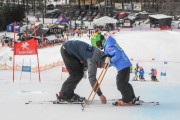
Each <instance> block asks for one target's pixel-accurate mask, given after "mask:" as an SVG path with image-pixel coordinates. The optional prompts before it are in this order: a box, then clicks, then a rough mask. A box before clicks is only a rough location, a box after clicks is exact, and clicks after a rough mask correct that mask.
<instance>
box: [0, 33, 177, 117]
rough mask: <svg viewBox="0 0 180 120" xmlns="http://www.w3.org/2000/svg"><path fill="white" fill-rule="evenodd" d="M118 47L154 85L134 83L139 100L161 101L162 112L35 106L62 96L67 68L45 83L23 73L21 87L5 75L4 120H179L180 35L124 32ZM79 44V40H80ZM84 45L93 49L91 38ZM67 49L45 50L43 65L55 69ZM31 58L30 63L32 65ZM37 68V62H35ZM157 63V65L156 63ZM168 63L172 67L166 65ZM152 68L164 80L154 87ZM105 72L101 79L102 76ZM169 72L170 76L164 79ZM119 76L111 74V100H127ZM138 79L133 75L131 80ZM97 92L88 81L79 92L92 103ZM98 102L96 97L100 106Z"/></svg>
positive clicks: (1, 53)
mask: <svg viewBox="0 0 180 120" xmlns="http://www.w3.org/2000/svg"><path fill="white" fill-rule="evenodd" d="M114 37H115V38H117V41H118V43H119V44H120V46H121V47H122V48H123V49H124V51H125V52H126V53H127V55H128V56H129V58H130V59H132V63H133V66H135V64H136V63H137V62H138V63H139V65H140V66H142V67H143V68H144V70H145V79H146V80H147V81H148V82H139V81H136V82H135V81H130V83H131V84H132V85H133V87H134V90H135V94H136V96H141V97H140V98H141V99H142V100H144V101H159V102H160V105H159V106H135V107H130V106H129V107H114V106H112V105H111V104H110V103H108V104H106V105H102V104H94V105H88V106H87V107H86V108H85V111H83V112H82V111H81V106H80V105H53V104H50V103H47V104H29V105H25V104H24V103H25V102H27V101H29V100H32V101H47V100H54V99H55V93H57V92H59V90H60V88H61V85H62V83H63V82H64V81H65V79H66V78H67V76H68V74H67V73H63V74H62V79H61V66H58V67H55V68H52V69H50V70H47V71H42V72H41V83H39V81H38V73H32V75H31V76H32V78H31V79H32V80H31V81H30V74H29V73H23V74H22V79H21V80H20V76H21V72H20V71H15V82H14V83H13V82H12V70H0V113H1V115H0V120H12V119H14V120H32V119H35V120H57V119H59V120H64V119H66V120H72V119H79V120H97V119H99V120H100V119H103V120H117V119H118V120H119V119H123V120H179V113H180V92H179V91H180V79H179V78H180V74H179V73H180V69H179V66H180V54H179V53H178V52H179V51H180V47H179V46H180V40H179V38H180V33H179V32H175V31H120V32H118V33H117V34H115V35H114ZM77 39H78V38H77ZM81 40H83V41H85V42H88V43H90V41H89V40H88V38H81ZM60 47H61V45H58V46H56V47H48V48H44V49H40V50H39V59H40V65H44V64H50V63H52V62H54V61H58V60H62V58H61V56H60V52H59V49H60ZM11 55H12V51H11V49H8V48H5V47H4V48H2V49H1V50H0V63H4V62H6V63H8V65H10V64H12V61H9V59H8V58H9V56H11ZM23 58H27V57H25V56H24V57H20V56H17V59H16V63H17V64H18V63H19V64H21V63H22V60H23ZM29 59H30V58H29V57H28V58H27V60H25V61H29ZM31 59H32V61H33V60H34V62H33V65H35V66H36V64H35V62H36V61H35V60H36V58H33V57H32V58H31ZM152 59H155V60H152ZM164 62H167V64H164ZM151 68H156V69H157V70H158V76H157V78H158V80H159V81H160V82H151V81H150V76H149V75H148V73H149V72H150V69H151ZM100 71H101V70H100V69H99V70H98V73H100ZM161 72H166V74H167V76H166V77H164V76H160V73H161ZM116 74H117V72H116V70H115V68H112V67H111V68H109V70H108V72H107V74H106V76H105V78H104V81H103V83H102V86H101V89H102V92H103V94H104V95H105V96H106V97H107V99H112V98H121V95H120V93H119V92H118V90H117V89H116V82H115V81H116ZM132 77H134V74H133V73H132V74H131V79H132ZM90 91H91V87H90V84H89V81H88V79H82V81H81V82H80V83H79V85H78V86H77V88H76V90H75V92H76V93H78V94H79V95H81V96H85V97H88V95H89V93H90ZM96 99H98V97H97V96H96V97H95V100H96Z"/></svg>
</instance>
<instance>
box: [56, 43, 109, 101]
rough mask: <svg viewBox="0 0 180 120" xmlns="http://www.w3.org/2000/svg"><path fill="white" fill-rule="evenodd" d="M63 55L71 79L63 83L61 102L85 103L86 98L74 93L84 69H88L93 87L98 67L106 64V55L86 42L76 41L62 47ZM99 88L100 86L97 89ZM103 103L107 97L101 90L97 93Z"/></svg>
mask: <svg viewBox="0 0 180 120" xmlns="http://www.w3.org/2000/svg"><path fill="white" fill-rule="evenodd" d="M61 55H62V58H63V61H64V63H65V66H66V68H67V70H68V72H69V77H68V78H67V80H66V81H65V82H64V83H63V85H62V88H61V91H60V95H59V96H58V99H59V100H61V101H62V100H63V101H83V99H84V98H82V97H80V96H79V95H77V94H75V93H74V90H75V88H76V86H77V84H78V83H79V82H80V81H81V79H82V78H83V74H84V68H85V67H86V68H88V76H89V80H90V83H91V86H92V87H93V86H94V84H95V83H96V80H97V79H96V72H97V67H98V68H101V67H103V65H104V62H105V54H104V53H103V52H102V51H100V50H99V49H98V48H95V47H93V46H92V45H89V44H87V43H85V42H82V41H78V40H74V41H68V42H65V43H64V44H63V45H62V47H61ZM97 87H98V84H97V85H96V87H95V90H94V91H96V88H97ZM97 94H98V96H99V97H100V100H101V103H102V104H105V103H106V97H105V96H104V95H103V94H102V92H101V89H100V88H99V90H98V91H97Z"/></svg>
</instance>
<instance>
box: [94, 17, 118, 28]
mask: <svg viewBox="0 0 180 120" xmlns="http://www.w3.org/2000/svg"><path fill="white" fill-rule="evenodd" d="M116 22H117V20H116V19H114V18H111V17H108V16H103V17H101V18H99V19H95V20H93V24H95V25H102V26H104V25H106V24H108V23H116Z"/></svg>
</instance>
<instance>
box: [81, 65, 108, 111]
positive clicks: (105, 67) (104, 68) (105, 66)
mask: <svg viewBox="0 0 180 120" xmlns="http://www.w3.org/2000/svg"><path fill="white" fill-rule="evenodd" d="M107 65H108V64H107V63H106V64H105V65H104V67H103V69H102V71H101V73H100V75H99V77H98V79H97V81H96V83H95V84H94V86H93V88H92V90H91V93H90V94H89V97H88V99H87V102H88V101H89V99H90V97H91V95H92V93H93V91H94V89H95V87H96V85H97V83H98V81H99V80H100V78H101V76H102V75H103V78H104V75H105V73H106V71H107ZM104 70H105V73H104ZM103 73H104V74H103ZM101 82H102V79H101V81H100V83H101ZM99 87H100V85H98V88H97V89H96V92H97V90H98V89H99ZM94 96H95V95H94ZM87 102H85V104H84V105H83V108H82V111H83V110H84V108H85V106H86V105H87Z"/></svg>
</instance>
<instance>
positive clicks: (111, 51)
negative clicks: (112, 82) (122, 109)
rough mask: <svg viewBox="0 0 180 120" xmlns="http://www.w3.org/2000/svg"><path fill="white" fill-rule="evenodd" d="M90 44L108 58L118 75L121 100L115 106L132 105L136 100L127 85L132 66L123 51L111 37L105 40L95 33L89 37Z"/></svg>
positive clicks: (117, 81) (117, 80)
mask: <svg viewBox="0 0 180 120" xmlns="http://www.w3.org/2000/svg"><path fill="white" fill-rule="evenodd" d="M91 44H92V45H93V46H95V47H98V48H100V49H104V52H105V54H106V55H107V56H109V62H110V64H111V66H114V67H115V68H116V69H117V71H118V74H117V76H116V83H117V89H118V90H119V91H120V92H121V95H122V99H121V100H118V101H117V102H116V104H117V105H119V106H121V105H125V104H133V103H134V102H135V101H136V100H138V98H136V97H135V94H134V90H133V87H132V85H131V84H130V83H129V77H130V66H131V65H132V64H131V62H130V60H129V58H128V57H127V55H126V54H125V52H124V50H123V49H122V48H121V47H120V46H119V45H118V43H117V42H116V40H115V39H114V38H113V37H112V36H108V37H107V38H106V39H105V37H104V36H103V35H101V34H99V33H95V34H94V35H93V36H92V37H91Z"/></svg>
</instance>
